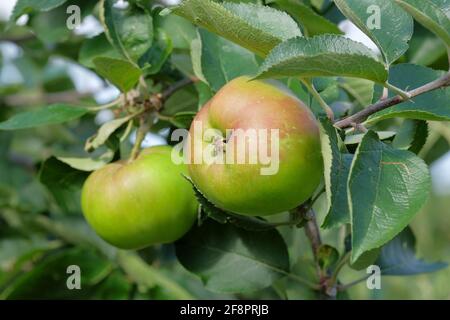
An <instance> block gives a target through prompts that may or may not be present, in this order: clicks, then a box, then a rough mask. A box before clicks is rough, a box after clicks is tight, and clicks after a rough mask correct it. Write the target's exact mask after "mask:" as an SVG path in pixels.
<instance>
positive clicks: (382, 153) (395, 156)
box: [348, 131, 430, 262]
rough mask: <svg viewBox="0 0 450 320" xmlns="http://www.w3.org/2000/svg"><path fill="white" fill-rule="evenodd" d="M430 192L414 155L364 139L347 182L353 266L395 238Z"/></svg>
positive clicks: (426, 176)
mask: <svg viewBox="0 0 450 320" xmlns="http://www.w3.org/2000/svg"><path fill="white" fill-rule="evenodd" d="M429 191H430V176H429V172H428V168H427V166H426V164H425V162H424V161H423V160H422V159H420V158H418V157H417V156H416V155H415V154H414V153H412V152H409V151H404V150H396V149H393V148H392V147H391V146H389V145H387V144H384V143H382V142H380V141H379V139H378V136H377V134H376V133H375V132H373V131H369V132H368V133H366V135H365V136H364V137H363V139H362V141H361V144H360V145H359V147H358V149H357V151H356V154H355V158H354V160H353V163H352V166H351V169H350V178H349V181H348V193H349V205H350V216H351V218H352V262H355V261H356V260H357V259H358V258H359V257H360V256H361V255H362V254H363V253H364V252H366V251H369V250H372V249H375V248H379V247H381V246H382V245H383V244H385V243H387V242H388V241H389V240H391V239H392V238H393V237H395V236H396V235H397V234H398V233H399V232H400V231H401V230H403V228H405V226H407V225H408V223H409V222H410V221H411V219H412V218H413V217H414V216H415V214H416V213H417V212H418V211H419V210H420V209H421V208H422V206H423V204H424V203H425V201H426V200H427V198H428V194H429Z"/></svg>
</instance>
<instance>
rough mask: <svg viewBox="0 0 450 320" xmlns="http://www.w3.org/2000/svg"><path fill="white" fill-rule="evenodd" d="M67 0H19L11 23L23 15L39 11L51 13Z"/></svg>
mask: <svg viewBox="0 0 450 320" xmlns="http://www.w3.org/2000/svg"><path fill="white" fill-rule="evenodd" d="M66 1H67V0H41V1H36V0H18V1H17V2H16V5H15V6H14V9H13V12H12V14H11V18H10V21H11V22H14V21H16V20H17V19H18V18H19V17H20V16H21V15H24V14H28V13H33V12H37V11H49V10H52V9H54V8H57V7H59V6H60V5H62V4H64V3H65V2H66Z"/></svg>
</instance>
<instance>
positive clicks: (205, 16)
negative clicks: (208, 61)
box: [172, 0, 301, 56]
mask: <svg viewBox="0 0 450 320" xmlns="http://www.w3.org/2000/svg"><path fill="white" fill-rule="evenodd" d="M172 10H173V12H174V13H175V14H177V15H179V16H182V17H184V18H186V19H188V20H190V21H191V22H193V23H194V24H196V25H198V26H201V27H203V28H205V29H207V30H209V31H211V32H213V33H216V34H218V35H220V36H222V37H224V38H226V39H228V40H230V41H233V42H235V43H237V44H239V45H241V46H243V47H244V48H247V49H249V50H251V51H253V52H255V53H256V54H259V55H261V56H265V55H267V54H268V53H269V51H270V50H271V49H272V48H273V47H275V46H276V45H277V44H279V43H280V42H282V41H283V40H286V39H289V38H292V37H296V36H301V32H300V30H299V28H298V26H297V24H296V23H295V21H294V20H292V19H291V18H290V17H289V16H288V15H287V14H286V13H284V12H281V11H278V10H275V9H272V8H270V7H266V6H258V5H254V4H250V3H239V4H237V3H223V4H218V3H216V2H213V1H211V0H184V1H183V2H182V3H181V4H180V5H179V6H177V7H175V8H174V9H172Z"/></svg>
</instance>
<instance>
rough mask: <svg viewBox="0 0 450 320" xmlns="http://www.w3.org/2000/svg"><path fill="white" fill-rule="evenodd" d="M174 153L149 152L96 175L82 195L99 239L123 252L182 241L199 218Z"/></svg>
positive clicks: (154, 149) (162, 148)
mask: <svg viewBox="0 0 450 320" xmlns="http://www.w3.org/2000/svg"><path fill="white" fill-rule="evenodd" d="M171 152H172V148H171V147H169V146H158V147H152V148H148V149H144V150H143V151H142V152H141V154H140V155H139V156H138V157H137V159H136V160H132V161H119V162H115V163H112V164H108V165H106V166H105V167H103V168H101V169H99V170H97V171H95V172H93V173H92V174H91V175H90V176H89V177H88V179H87V180H86V182H85V184H84V186H83V190H82V201H81V203H82V209H83V213H84V215H85V217H86V219H87V221H88V223H89V224H90V225H91V226H92V228H93V229H94V230H95V231H96V232H97V234H98V235H100V237H102V238H103V239H104V240H106V241H107V242H109V243H111V244H113V245H114V246H117V247H119V248H124V249H139V248H143V247H146V246H149V245H152V244H157V243H170V242H174V241H175V240H177V239H179V238H180V237H181V236H183V235H184V234H185V233H186V232H187V231H188V230H189V229H190V227H191V226H192V224H193V223H194V221H195V219H196V216H197V207H198V204H197V201H196V199H195V195H194V192H193V190H192V186H191V185H190V183H189V182H188V181H186V180H185V179H184V178H183V176H182V174H186V173H187V168H186V166H185V165H184V164H181V165H176V164H174V163H173V162H172V159H171Z"/></svg>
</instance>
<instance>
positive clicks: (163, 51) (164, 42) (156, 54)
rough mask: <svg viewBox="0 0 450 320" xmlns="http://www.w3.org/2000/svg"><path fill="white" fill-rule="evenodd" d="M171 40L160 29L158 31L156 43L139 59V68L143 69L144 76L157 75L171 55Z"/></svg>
mask: <svg viewBox="0 0 450 320" xmlns="http://www.w3.org/2000/svg"><path fill="white" fill-rule="evenodd" d="M172 50H173V46H172V40H171V39H170V38H169V37H168V36H167V35H166V33H165V32H164V31H163V30H162V29H158V31H157V36H156V42H155V43H153V45H152V47H151V48H150V49H149V50H148V51H147V52H145V53H144V54H143V55H142V57H141V58H140V59H139V61H138V63H139V66H140V67H141V68H142V69H144V72H145V74H147V75H152V74H156V73H158V72H159V71H160V70H161V68H162V67H163V65H164V63H165V62H166V61H167V59H168V58H169V56H170V54H171V53H172Z"/></svg>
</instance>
